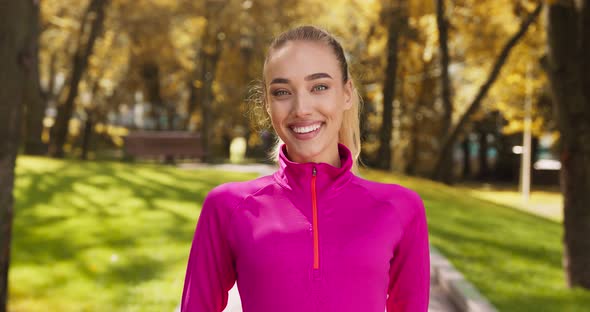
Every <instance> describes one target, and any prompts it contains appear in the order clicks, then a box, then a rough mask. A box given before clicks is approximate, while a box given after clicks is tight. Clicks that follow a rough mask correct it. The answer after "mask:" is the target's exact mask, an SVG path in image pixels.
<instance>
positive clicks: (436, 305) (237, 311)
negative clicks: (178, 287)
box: [176, 164, 457, 312]
mask: <svg viewBox="0 0 590 312" xmlns="http://www.w3.org/2000/svg"><path fill="white" fill-rule="evenodd" d="M180 167H182V168H186V169H200V168H211V169H218V170H227V171H234V172H235V171H239V172H254V173H258V174H259V175H268V174H270V173H272V172H274V171H275V170H276V167H274V166H272V165H265V164H252V165H234V164H220V165H208V164H181V165H180ZM431 281H432V282H434V279H431ZM176 311H180V309H179V308H177V310H176ZM223 311H224V312H242V304H241V301H240V294H239V292H238V288H237V286H236V285H235V284H234V287H233V288H232V289H231V290H230V292H229V300H228V304H227V307H226V308H225V310H223ZM428 311H429V312H457V309H455V308H454V307H453V305H452V304H451V303H450V301H449V299H448V298H447V296H446V294H445V292H443V290H442V289H441V288H440V287H439V286H438V285H434V284H432V283H431V284H430V302H429V306H428Z"/></svg>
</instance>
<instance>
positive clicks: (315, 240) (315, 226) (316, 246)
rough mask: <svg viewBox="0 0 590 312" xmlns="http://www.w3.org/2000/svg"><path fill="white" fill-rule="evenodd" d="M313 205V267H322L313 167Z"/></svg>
mask: <svg viewBox="0 0 590 312" xmlns="http://www.w3.org/2000/svg"><path fill="white" fill-rule="evenodd" d="M311 175H312V176H311V205H312V208H313V209H312V210H313V268H314V269H319V268H320V252H319V234H318V206H317V195H316V191H315V180H316V175H317V170H316V168H315V167H313V170H312V171H311Z"/></svg>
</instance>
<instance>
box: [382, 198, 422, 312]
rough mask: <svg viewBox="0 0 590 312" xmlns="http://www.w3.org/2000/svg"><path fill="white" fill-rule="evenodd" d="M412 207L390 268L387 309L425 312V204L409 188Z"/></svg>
mask: <svg viewBox="0 0 590 312" xmlns="http://www.w3.org/2000/svg"><path fill="white" fill-rule="evenodd" d="M412 195H413V196H412V200H410V201H409V203H410V205H411V206H412V207H408V208H412V209H409V210H410V211H412V210H413V211H414V214H413V217H411V220H410V221H409V222H408V223H407V226H406V228H405V230H404V233H403V234H402V238H401V241H400V242H399V244H398V246H397V248H396V249H395V252H394V256H393V260H392V261H391V266H390V269H389V289H388V298H387V311H388V312H426V311H428V302H429V296H430V252H429V249H428V248H429V247H428V228H427V223H426V213H425V210H424V204H423V202H422V200H421V199H420V197H419V196H418V195H417V194H416V193H413V192H412Z"/></svg>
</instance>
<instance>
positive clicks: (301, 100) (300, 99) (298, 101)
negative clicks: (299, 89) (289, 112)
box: [293, 93, 312, 117]
mask: <svg viewBox="0 0 590 312" xmlns="http://www.w3.org/2000/svg"><path fill="white" fill-rule="evenodd" d="M311 111H312V103H311V98H310V97H309V96H307V95H306V94H300V93H299V94H297V96H296V97H295V103H294V105H293V113H294V114H295V117H304V116H308V115H310V114H311Z"/></svg>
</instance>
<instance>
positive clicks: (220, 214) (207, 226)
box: [180, 189, 236, 312]
mask: <svg viewBox="0 0 590 312" xmlns="http://www.w3.org/2000/svg"><path fill="white" fill-rule="evenodd" d="M228 208H230V207H227V203H224V202H223V194H219V189H217V190H216V189H214V190H213V191H211V192H210V193H209V195H208V196H207V198H206V199H205V201H204V202H203V208H202V210H201V215H200V217H199V221H198V222H197V228H196V230H195V236H194V238H193V243H192V247H191V251H190V256H189V260H188V266H187V270H186V276H185V281H184V290H183V292H182V302H181V308H180V310H181V311H182V312H221V311H223V309H224V308H225V306H226V305H227V300H228V291H229V290H230V289H231V288H232V286H233V284H234V282H235V280H236V274H235V268H234V261H233V254H232V251H231V248H230V244H229V241H228V235H227V233H228V230H229V228H228V227H229V219H230V218H229V217H230V211H229V209H228Z"/></svg>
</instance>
